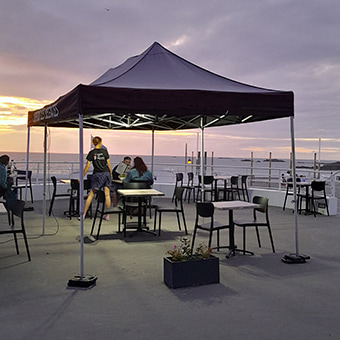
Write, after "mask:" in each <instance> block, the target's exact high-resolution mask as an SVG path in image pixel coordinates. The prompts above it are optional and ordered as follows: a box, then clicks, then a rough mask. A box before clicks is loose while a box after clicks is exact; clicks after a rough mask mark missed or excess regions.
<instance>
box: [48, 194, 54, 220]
mask: <svg viewBox="0 0 340 340" xmlns="http://www.w3.org/2000/svg"><path fill="white" fill-rule="evenodd" d="M54 198H55V196H52V198H51V202H50V208H49V209H48V216H51V214H52V209H53V205H54Z"/></svg>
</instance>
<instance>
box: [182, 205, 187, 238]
mask: <svg viewBox="0 0 340 340" xmlns="http://www.w3.org/2000/svg"><path fill="white" fill-rule="evenodd" d="M182 218H183V225H184V230H185V235H188V229H187V223H186V221H185V216H184V212H183V211H182Z"/></svg>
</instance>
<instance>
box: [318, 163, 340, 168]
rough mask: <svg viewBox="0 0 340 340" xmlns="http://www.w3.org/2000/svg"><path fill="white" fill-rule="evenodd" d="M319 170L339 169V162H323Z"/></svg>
mask: <svg viewBox="0 0 340 340" xmlns="http://www.w3.org/2000/svg"><path fill="white" fill-rule="evenodd" d="M321 170H340V162H334V163H327V164H324V165H322V167H321Z"/></svg>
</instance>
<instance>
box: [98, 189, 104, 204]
mask: <svg viewBox="0 0 340 340" xmlns="http://www.w3.org/2000/svg"><path fill="white" fill-rule="evenodd" d="M97 201H98V203H105V193H104V191H103V190H98V191H97Z"/></svg>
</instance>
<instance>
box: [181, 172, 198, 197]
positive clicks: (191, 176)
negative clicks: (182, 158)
mask: <svg viewBox="0 0 340 340" xmlns="http://www.w3.org/2000/svg"><path fill="white" fill-rule="evenodd" d="M182 188H184V189H185V195H184V201H186V200H188V203H190V197H191V192H192V198H193V201H194V202H195V190H196V188H197V187H196V186H195V185H194V173H193V172H188V183H187V184H186V185H182Z"/></svg>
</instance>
